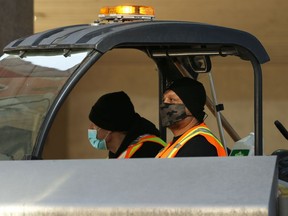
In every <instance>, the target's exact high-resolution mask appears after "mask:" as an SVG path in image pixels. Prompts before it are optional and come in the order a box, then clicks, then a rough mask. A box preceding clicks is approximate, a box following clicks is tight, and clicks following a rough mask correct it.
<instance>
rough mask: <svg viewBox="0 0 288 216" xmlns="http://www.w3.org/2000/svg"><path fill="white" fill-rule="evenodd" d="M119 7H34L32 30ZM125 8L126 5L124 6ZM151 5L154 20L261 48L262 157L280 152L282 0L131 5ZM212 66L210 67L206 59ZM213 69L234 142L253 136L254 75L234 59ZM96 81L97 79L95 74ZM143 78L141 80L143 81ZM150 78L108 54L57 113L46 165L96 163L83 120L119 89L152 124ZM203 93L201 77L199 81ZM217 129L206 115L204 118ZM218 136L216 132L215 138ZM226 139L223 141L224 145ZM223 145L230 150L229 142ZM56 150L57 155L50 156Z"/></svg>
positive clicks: (286, 16)
mask: <svg viewBox="0 0 288 216" xmlns="http://www.w3.org/2000/svg"><path fill="white" fill-rule="evenodd" d="M120 3H123V2H119V0H117V1H116V0H107V1H103V0H102V1H94V0H83V1H72V0H71V1H69V0H61V1H60V0H35V15H36V16H37V20H36V22H35V26H34V31H35V32H38V31H43V30H45V29H49V28H54V27H57V26H62V25H73V24H78V23H90V22H93V20H95V19H97V13H98V11H99V9H100V7H101V6H105V5H117V4H120ZM125 3H126V1H125ZM133 3H134V4H144V5H152V6H154V8H155V9H156V17H157V18H158V19H168V20H189V21H196V22H204V23H209V24H214V25H221V26H227V27H230V28H236V29H241V30H244V31H247V32H250V33H251V34H253V35H255V36H256V37H257V38H258V39H259V40H260V41H261V42H262V44H263V45H264V47H265V48H266V50H267V52H268V54H269V55H270V58H271V61H270V62H268V63H267V64H264V65H263V68H262V69H263V106H264V110H263V115H264V143H265V147H264V151H265V154H271V152H273V151H274V150H276V149H279V148H287V147H288V146H287V141H286V140H285V139H284V137H283V136H282V135H281V134H280V133H279V131H278V130H277V129H276V127H275V126H274V124H273V122H274V121H275V120H277V119H278V120H280V121H281V122H282V123H283V124H284V125H285V126H286V127H288V100H287V99H288V97H287V82H288V73H287V66H288V62H287V59H288V54H287V48H288V42H287V35H288V30H287V24H288V13H287V9H288V2H287V1H286V0H275V1H270V0H254V1H245V2H243V1H239V0H238V1H236V0H235V1H231V0H220V1H215V0H204V1H203V0H201V1H200V0H195V1H190V0H182V1H172V0H158V1H152V0H148V1H147V0H145V1H144V0H142V1H141V0H135V1H133ZM213 61H214V60H213ZM214 65H215V66H213V71H214V79H215V87H216V91H217V96H218V102H219V103H224V106H225V110H224V112H223V114H224V116H225V117H226V118H227V119H228V121H229V122H231V124H232V126H233V127H234V128H235V130H237V131H238V133H239V135H241V136H242V137H243V136H246V135H248V133H249V132H250V131H253V102H252V100H253V88H252V85H253V74H252V72H251V68H250V67H251V66H250V65H249V63H247V62H244V63H243V62H242V61H239V60H237V59H233V58H230V57H229V58H227V59H226V58H225V59H223V60H222V59H221V60H215V64H214ZM96 74H97V75H96ZM143 74H145V76H143ZM157 78H158V77H157V72H156V71H155V65H154V63H153V62H151V60H149V59H148V58H147V57H146V56H144V55H143V53H138V52H137V53H136V52H134V51H127V52H125V53H124V54H122V53H121V54H119V53H118V52H117V51H113V52H111V53H110V54H107V55H106V56H105V57H104V58H103V59H101V61H99V63H97V65H95V67H93V69H91V73H88V74H87V75H86V76H85V77H84V78H83V80H82V81H81V83H79V85H78V86H77V87H76V88H75V89H74V91H73V92H72V94H71V96H70V97H69V99H68V100H67V101H66V103H65V105H64V106H63V108H62V109H61V110H60V112H59V115H58V116H57V119H56V124H54V126H53V128H52V130H51V133H50V135H49V139H48V143H47V144H48V145H47V148H46V149H45V154H44V155H45V157H46V158H95V157H104V156H105V153H102V152H98V151H96V150H94V149H93V148H92V147H91V146H90V145H89V143H88V141H87V126H88V124H89V121H88V118H87V115H88V113H89V111H90V107H91V106H92V105H93V103H94V102H95V100H96V99H97V98H98V97H100V96H101V95H102V94H104V93H107V92H110V91H114V90H125V91H126V92H127V93H128V94H129V95H130V96H131V99H132V101H133V102H134V104H135V107H136V110H137V111H138V112H139V113H140V114H141V115H143V116H144V117H147V118H148V119H150V120H152V121H153V122H154V123H156V124H158V118H157V112H158V107H157V97H158V90H157V88H158V87H157V84H158V80H157ZM201 81H203V83H204V84H205V86H206V87H207V92H208V93H209V94H210V89H209V86H208V81H207V77H203V78H201ZM207 122H208V124H209V126H211V127H212V129H214V130H216V127H215V125H216V123H215V121H214V120H212V114H209V117H208V119H207ZM216 132H217V131H216ZM227 139H228V138H227ZM228 142H229V145H230V146H231V145H233V143H231V140H229V139H228ZM55 149H56V151H55Z"/></svg>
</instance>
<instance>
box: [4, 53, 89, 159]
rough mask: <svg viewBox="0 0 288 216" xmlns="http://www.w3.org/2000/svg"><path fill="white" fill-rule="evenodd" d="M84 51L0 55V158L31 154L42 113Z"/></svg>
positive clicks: (44, 113)
mask: <svg viewBox="0 0 288 216" xmlns="http://www.w3.org/2000/svg"><path fill="white" fill-rule="evenodd" d="M87 54H88V51H81V52H79V51H78V52H77V53H71V54H70V55H69V56H68V57H67V56H66V57H65V56H64V55H63V53H61V54H60V53H49V56H47V54H46V55H43V56H41V55H39V53H38V54H37V56H36V55H33V54H30V55H27V56H25V57H24V58H20V57H19V56H18V55H8V54H4V55H3V56H2V57H1V58H0V134H1V138H0V160H21V159H23V158H25V156H26V155H31V152H32V150H33V147H34V145H35V141H36V138H37V134H38V132H39V130H40V126H41V124H42V122H43V120H44V117H45V115H46V113H47V111H48V109H49V107H50V106H51V104H52V103H53V101H54V99H55V98H56V96H57V94H58V93H59V91H60V90H61V88H62V87H63V85H64V84H65V82H66V80H67V79H68V78H69V77H70V75H71V74H73V72H74V71H75V70H76V68H77V67H78V65H79V64H80V63H81V62H82V61H83V59H84V58H85V57H86V56H87Z"/></svg>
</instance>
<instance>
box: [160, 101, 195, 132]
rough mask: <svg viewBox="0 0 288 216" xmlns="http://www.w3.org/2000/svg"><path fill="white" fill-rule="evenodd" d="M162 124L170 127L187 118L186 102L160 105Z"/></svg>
mask: <svg viewBox="0 0 288 216" xmlns="http://www.w3.org/2000/svg"><path fill="white" fill-rule="evenodd" d="M160 116H161V124H162V126H163V127H168V126H170V125H173V124H175V123H176V122H178V121H181V120H183V119H185V118H186V117H187V116H191V115H187V114H186V110H185V105H184V104H168V103H162V104H161V105H160Z"/></svg>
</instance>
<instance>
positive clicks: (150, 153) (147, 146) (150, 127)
mask: <svg viewBox="0 0 288 216" xmlns="http://www.w3.org/2000/svg"><path fill="white" fill-rule="evenodd" d="M145 134H151V135H156V136H159V135H160V134H159V130H158V129H157V128H156V127H155V125H154V124H153V123H152V122H150V121H149V120H147V119H145V118H143V117H141V116H140V115H139V114H137V115H136V118H135V120H134V122H133V124H132V126H131V128H130V129H129V131H128V132H127V135H126V136H125V138H124V140H123V142H122V143H121V145H120V147H119V149H118V150H117V152H116V153H115V154H114V153H112V152H110V151H109V158H118V157H119V156H120V155H121V153H122V152H124V151H125V150H126V149H127V148H128V146H129V145H131V144H132V143H133V141H135V140H136V139H137V138H138V137H139V136H141V135H145ZM162 148H163V146H162V145H160V144H157V143H155V142H144V144H143V145H142V146H141V147H140V148H139V149H138V150H137V152H135V153H134V155H133V156H132V158H147V157H155V156H156V155H157V154H158V152H159V151H160V150H161V149H162Z"/></svg>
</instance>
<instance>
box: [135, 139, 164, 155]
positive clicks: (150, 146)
mask: <svg viewBox="0 0 288 216" xmlns="http://www.w3.org/2000/svg"><path fill="white" fill-rule="evenodd" d="M162 148H163V146H162V145H160V144H158V143H155V142H144V143H143V145H142V146H141V147H140V148H139V149H138V150H137V151H136V152H135V153H134V155H132V158H149V157H151V158H154V157H155V156H156V155H157V154H158V152H159V151H160V150H161V149H162Z"/></svg>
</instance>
